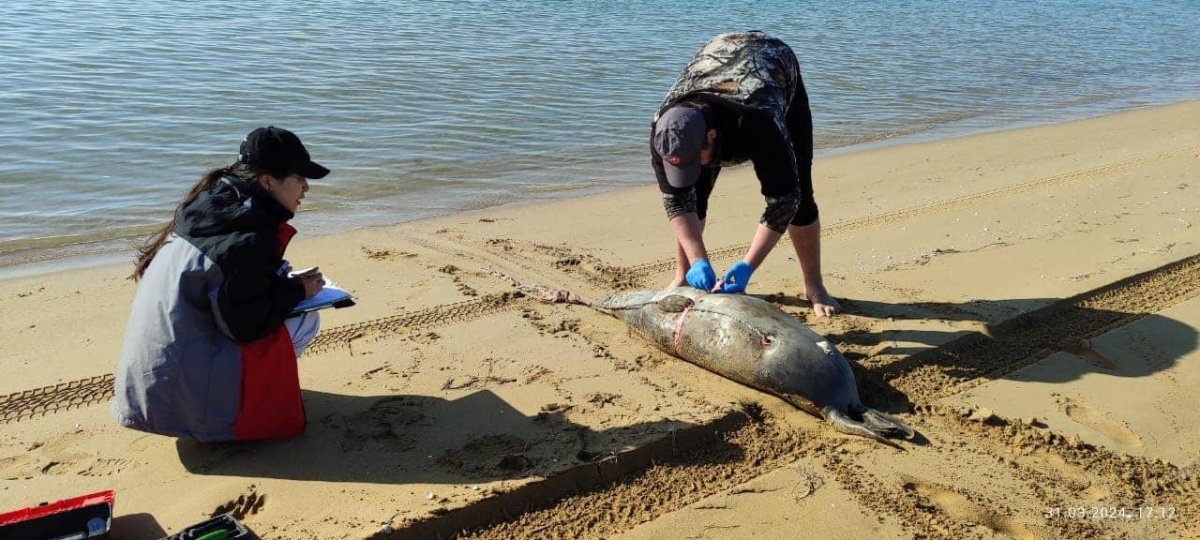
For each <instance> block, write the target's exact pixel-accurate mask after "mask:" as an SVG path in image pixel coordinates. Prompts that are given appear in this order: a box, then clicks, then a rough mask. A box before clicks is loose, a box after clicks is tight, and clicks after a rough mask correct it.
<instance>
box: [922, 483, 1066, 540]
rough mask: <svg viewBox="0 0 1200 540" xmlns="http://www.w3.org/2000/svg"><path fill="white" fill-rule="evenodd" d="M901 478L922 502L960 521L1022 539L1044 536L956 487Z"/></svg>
mask: <svg viewBox="0 0 1200 540" xmlns="http://www.w3.org/2000/svg"><path fill="white" fill-rule="evenodd" d="M901 479H902V480H903V481H904V485H903V488H904V491H907V492H910V493H915V494H916V496H917V498H918V505H920V506H924V507H926V508H929V507H932V508H935V509H937V510H938V511H939V512H941V513H942V514H945V515H946V517H949V518H950V519H952V520H954V521H957V522H958V523H962V524H963V525H983V526H984V527H987V528H988V529H991V530H992V531H994V532H996V533H999V534H1003V535H1004V536H1007V537H1009V538H1017V539H1020V540H1035V539H1039V538H1042V536H1041V535H1040V534H1037V533H1036V532H1035V531H1033V530H1030V529H1029V528H1028V527H1026V526H1025V525H1023V524H1021V523H1020V522H1017V521H1015V520H1013V519H1010V518H1007V517H1004V516H1002V515H1000V514H998V513H996V512H993V511H991V510H988V509H987V508H985V507H983V506H982V505H979V504H976V503H974V502H971V500H970V499H968V498H967V497H966V496H965V495H963V494H961V493H959V492H957V491H954V490H953V489H950V488H947V487H944V486H940V485H938V484H935V483H933V482H928V481H925V480H921V479H919V478H916V477H913V476H909V475H906V474H905V475H901Z"/></svg>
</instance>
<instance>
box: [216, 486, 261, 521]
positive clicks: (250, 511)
mask: <svg viewBox="0 0 1200 540" xmlns="http://www.w3.org/2000/svg"><path fill="white" fill-rule="evenodd" d="M266 503H267V495H266V494H265V493H264V494H261V495H260V494H259V493H258V491H257V490H256V489H255V487H254V486H253V485H251V486H250V489H248V490H247V493H242V494H241V495H238V497H237V498H236V499H234V500H232V501H227V502H225V503H224V504H221V505H220V506H217V507H216V509H214V510H213V511H212V517H217V516H219V515H221V514H231V515H232V516H233V517H235V518H237V519H238V520H244V519H246V516H252V515H255V514H257V513H258V512H259V511H260V510H262V508H263V505H264V504H266Z"/></svg>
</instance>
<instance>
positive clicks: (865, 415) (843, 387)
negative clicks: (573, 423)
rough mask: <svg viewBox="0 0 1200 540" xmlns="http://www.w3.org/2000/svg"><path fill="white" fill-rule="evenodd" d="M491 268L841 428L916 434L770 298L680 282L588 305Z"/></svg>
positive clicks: (880, 435) (868, 433) (877, 434)
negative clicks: (870, 402)
mask: <svg viewBox="0 0 1200 540" xmlns="http://www.w3.org/2000/svg"><path fill="white" fill-rule="evenodd" d="M492 273H493V274H494V275H496V276H498V277H500V278H502V279H505V280H507V281H509V282H510V283H512V284H513V285H514V286H516V287H517V288H519V289H522V290H524V291H527V292H531V293H533V294H534V295H535V296H536V297H538V298H540V299H542V300H544V301H547V302H559V303H571V304H582V305H586V306H589V307H591V308H593V309H596V310H599V311H601V312H603V313H606V314H608V315H611V316H614V317H616V318H618V319H621V320H623V321H625V324H626V325H627V326H628V327H629V328H630V330H632V331H633V332H634V333H636V334H638V335H639V336H641V337H642V338H643V339H645V340H647V341H649V342H650V343H652V344H654V345H655V346H656V347H658V348H659V349H661V350H662V351H664V352H666V353H667V354H670V355H672V356H676V357H678V358H682V359H684V360H686V361H688V362H691V363H693V364H695V365H697V366H700V367H702V368H704V369H707V370H708V371H711V372H713V373H716V374H718V375H721V376H723V377H725V378H728V379H731V380H733V381H736V382H739V383H742V384H744V385H746V386H749V387H751V388H754V389H757V390H760V391H763V392H767V393H769V394H773V395H775V396H778V397H780V398H782V399H783V400H784V401H787V402H788V403H791V404H792V405H794V406H796V407H797V408H799V409H801V410H803V411H805V412H808V413H810V414H813V415H815V416H817V417H820V418H824V419H825V420H826V421H828V422H829V423H830V424H832V425H833V427H834V429H837V430H838V431H841V432H842V433H848V434H851V435H859V436H862V437H867V438H870V439H874V440H876V441H879V442H881V443H883V444H887V445H889V446H893V447H897V448H898V446H897V445H896V444H895V443H893V442H892V441H890V440H888V439H889V438H892V437H904V438H906V439H907V438H912V436H913V430H912V428H910V427H908V426H907V425H905V424H904V423H903V422H901V421H900V420H897V419H896V418H893V417H891V416H889V415H887V414H884V413H882V412H880V411H877V410H875V409H872V408H870V407H867V406H866V405H863V403H862V401H861V400H860V399H859V396H858V383H857V381H855V378H854V372H853V371H851V369H850V363H849V361H847V360H846V357H844V356H842V353H841V352H839V351H838V350H837V348H836V347H834V346H833V344H832V343H830V342H829V340H827V339H825V338H824V337H821V336H820V335H819V334H817V333H816V332H814V331H812V329H810V328H809V327H807V326H805V325H804V324H803V323H801V322H800V321H797V320H796V319H794V318H792V317H791V316H789V315H788V314H787V313H784V312H783V310H781V309H779V308H778V307H777V306H775V305H774V304H772V303H770V302H767V301H766V300H762V299H760V298H756V297H753V296H746V295H741V294H711V293H706V292H704V291H701V290H698V289H694V288H691V287H678V288H674V289H667V290H663V291H627V292H620V293H617V294H614V295H612V296H609V297H608V298H606V299H604V300H603V301H601V302H599V303H590V302H587V301H586V300H584V299H583V298H581V297H579V296H578V295H576V294H574V293H571V292H569V291H565V290H557V289H549V288H546V287H539V286H537V285H530V284H526V283H522V282H519V281H516V280H514V279H512V278H510V277H508V276H505V275H503V274H500V273H498V272H492Z"/></svg>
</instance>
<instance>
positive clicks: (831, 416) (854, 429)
mask: <svg viewBox="0 0 1200 540" xmlns="http://www.w3.org/2000/svg"><path fill="white" fill-rule="evenodd" d="M825 420H828V421H829V423H830V424H833V428H834V429H836V430H838V431H840V432H842V433H845V434H847V435H858V436H859V437H866V438H868V439H874V440H875V441H877V442H880V443H883V444H886V445H888V446H890V447H892V448H895V449H897V450H903V448H901V447H900V445H898V444H896V443H894V442H892V441H889V440H888V439H887V437H885V436H884V435H883V434H882V433H879V432H876V431H875V430H874V429H872V428H870V427H867V426H866V425H864V424H863V423H862V422H859V421H857V420H854V419H853V418H850V416H848V415H847V414H846V413H844V412H842V411H840V410H838V409H835V408H833V407H826V408H825Z"/></svg>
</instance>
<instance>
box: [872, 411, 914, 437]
mask: <svg viewBox="0 0 1200 540" xmlns="http://www.w3.org/2000/svg"><path fill="white" fill-rule="evenodd" d="M862 417H863V422H864V423H865V424H866V425H867V427H869V428H871V431H875V432H877V433H882V434H883V435H884V436H887V437H895V436H897V435H903V436H904V438H905V439H911V438H913V435H914V433H913V428H911V427H909V426H908V424H905V423H904V422H901V421H900V420H898V419H896V418H895V417H894V416H892V415H890V414H885V413H882V412H879V411H877V410H875V409H872V408H869V407H864V410H863V412H862Z"/></svg>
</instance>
